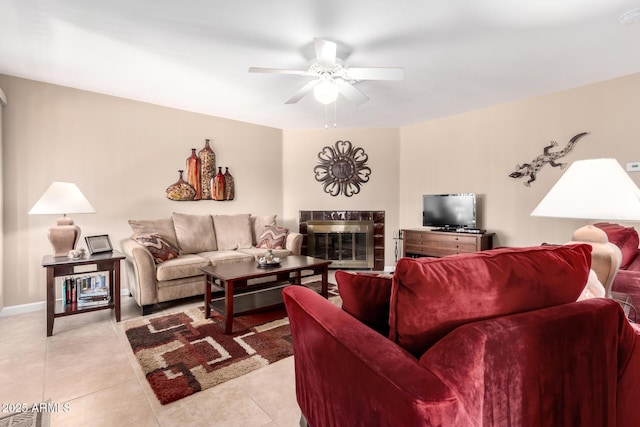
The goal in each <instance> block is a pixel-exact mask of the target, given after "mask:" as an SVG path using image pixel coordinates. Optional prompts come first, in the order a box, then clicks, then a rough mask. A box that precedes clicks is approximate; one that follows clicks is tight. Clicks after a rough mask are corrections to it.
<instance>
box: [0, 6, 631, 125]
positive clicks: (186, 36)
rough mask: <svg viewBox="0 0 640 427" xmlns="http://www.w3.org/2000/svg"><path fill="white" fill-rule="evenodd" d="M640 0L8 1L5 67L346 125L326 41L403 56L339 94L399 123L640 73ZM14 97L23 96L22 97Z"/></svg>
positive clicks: (347, 55) (286, 120)
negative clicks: (263, 70)
mask: <svg viewBox="0 0 640 427" xmlns="http://www.w3.org/2000/svg"><path fill="white" fill-rule="evenodd" d="M638 7H640V0H636V1H630V0H527V1H521V0H511V1H508V0H457V1H443V0H394V1H390V0H368V1H366V2H365V1H355V0H341V1H335V0H270V1H267V0H236V1H230V0H188V1H178V0H110V1H103V0H92V1H86V0H40V1H38V0H0V74H8V75H12V76H18V77H24V78H28V79H34V80H40V81H44V82H49V83H55V84H59V85H63V86H70V87H75V88H80V89H84V90H89V91H94V92H99V93H104V94H110V95H115V96H119V97H124V98H130V99H135V100H140V101H145V102H150V103H154V104H160V105H165V106H170V107H174V108H180V109H184V110H189V111H195V112H201V113H205V114H210V115H214V116H219V117H225V118H230V119H236V120H241V121H245V122H250V123H256V124H261V125H266V126H272V127H276V128H283V129H291V128H323V127H324V126H325V124H326V123H329V125H333V117H334V113H333V107H332V106H330V107H329V108H328V110H329V111H328V112H327V113H328V114H327V116H328V118H327V119H325V107H324V106H323V105H321V104H319V103H317V102H316V101H315V100H314V99H313V96H311V95H308V96H306V97H305V98H304V99H303V100H302V101H300V102H299V103H297V104H292V105H285V104H284V101H286V100H287V99H288V98H289V97H290V96H291V95H292V94H293V93H294V92H295V91H296V90H298V89H299V88H300V87H301V86H302V85H303V84H305V83H306V82H307V81H308V80H309V79H310V78H309V77H302V76H294V75H271V74H250V73H248V72H247V69H248V68H249V67H250V66H259V67H274V68H294V69H306V68H307V66H308V63H309V60H310V59H312V58H313V56H314V52H313V47H312V42H313V39H314V38H315V37H320V38H324V39H327V40H333V41H335V42H337V43H338V45H339V49H338V54H339V56H341V54H342V59H343V60H344V61H345V63H346V64H348V65H351V66H353V67H387V66H393V67H403V68H404V69H405V80H403V81H389V82H386V81H385V82H383V81H363V82H360V83H358V84H357V87H358V88H359V89H360V90H362V91H363V92H365V93H366V94H367V95H368V96H369V97H370V100H369V101H367V102H366V103H364V104H362V105H360V106H354V105H351V104H349V103H348V101H346V100H345V99H343V98H340V99H339V101H338V104H337V114H336V119H337V126H338V127H343V128H346V127H399V126H404V125H409V124H414V123H419V122H423V121H427V120H430V119H433V118H437V117H442V116H447V115H451V114H456V113H461V112H465V111H470V110H473V109H477V108H482V107H485V106H489V105H495V104H499V103H504V102H508V101H512V100H517V99H522V98H527V97H532V96H537V95H541V94H545V93H550V92H554V91H558V90H562V89H567V88H571V87H576V86H580V85H584V84H588V83H593V82H597V81H602V80H607V79H610V78H614V77H619V76H623V75H628V74H633V73H636V72H640V25H637V24H636V25H622V24H620V23H619V17H620V16H621V15H622V14H623V13H625V12H627V11H629V10H631V9H635V8H638ZM9 102H11V100H10V99H9Z"/></svg>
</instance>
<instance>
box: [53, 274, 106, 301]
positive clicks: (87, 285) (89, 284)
mask: <svg viewBox="0 0 640 427" xmlns="http://www.w3.org/2000/svg"><path fill="white" fill-rule="evenodd" d="M61 295H62V302H63V303H64V304H77V305H78V307H86V306H89V305H98V304H100V303H104V302H105V301H108V300H109V287H108V286H107V276H106V274H103V273H102V274H91V275H85V276H67V277H65V278H64V279H63V280H62V294H61Z"/></svg>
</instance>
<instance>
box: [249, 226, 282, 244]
mask: <svg viewBox="0 0 640 427" xmlns="http://www.w3.org/2000/svg"><path fill="white" fill-rule="evenodd" d="M288 233H289V229H288V228H284V227H276V226H275V225H268V226H266V227H264V228H263V229H262V234H260V237H259V238H258V242H257V243H256V248H262V249H283V248H284V243H285V241H286V239H287V234H288Z"/></svg>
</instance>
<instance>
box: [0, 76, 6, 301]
mask: <svg viewBox="0 0 640 427" xmlns="http://www.w3.org/2000/svg"><path fill="white" fill-rule="evenodd" d="M5 105H7V96H6V94H5V93H4V91H3V90H2V87H1V85H0V224H2V223H3V220H2V218H3V214H2V211H3V208H2V207H3V203H2V185H3V182H4V180H3V179H2V147H3V144H2V133H3V132H2V111H3V110H4V106H5ZM3 234H4V233H2V232H1V231H0V280H1V279H2V275H3V272H4V261H3V258H4V248H3V247H4V244H3V240H4V237H3ZM3 308H4V286H2V282H0V311H2V309H3Z"/></svg>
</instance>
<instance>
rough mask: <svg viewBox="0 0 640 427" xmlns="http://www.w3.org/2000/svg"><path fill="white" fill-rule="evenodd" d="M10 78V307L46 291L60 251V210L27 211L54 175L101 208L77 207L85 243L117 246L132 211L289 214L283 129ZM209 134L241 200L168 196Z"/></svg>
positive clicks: (6, 84) (154, 214)
mask: <svg viewBox="0 0 640 427" xmlns="http://www.w3.org/2000/svg"><path fill="white" fill-rule="evenodd" d="M0 87H2V88H3V89H4V90H5V92H6V94H7V98H8V99H10V100H11V102H10V104H9V105H8V106H7V107H5V109H4V125H5V128H4V159H3V160H4V161H3V166H4V171H3V175H2V176H3V182H4V220H5V221H4V238H5V239H4V242H5V248H6V249H5V266H6V268H5V272H4V277H3V284H4V301H5V307H9V306H12V305H19V304H26V303H32V302H37V301H43V300H44V299H45V275H44V274H45V273H44V270H43V268H42V267H41V261H42V256H43V255H45V254H50V253H51V247H50V245H49V241H48V240H47V237H46V235H47V230H48V228H49V227H50V226H51V225H53V224H55V220H56V218H55V216H49V215H27V212H28V211H29V209H31V207H32V206H33V204H34V203H35V202H36V201H37V200H38V198H39V197H40V196H41V195H42V193H43V192H44V191H45V190H46V188H47V187H48V186H49V184H50V183H51V182H52V181H56V180H57V181H71V182H75V183H77V184H78V186H79V188H80V189H81V190H82V191H83V193H84V194H85V196H86V197H87V198H88V199H89V201H90V202H91V203H92V204H93V206H94V207H95V208H96V210H97V213H96V214H91V215H88V214H86V215H71V217H72V219H74V221H75V222H76V224H78V225H79V226H80V227H81V228H82V235H83V236H82V239H83V241H82V246H84V236H87V235H95V234H109V236H110V237H111V240H112V243H113V245H114V247H117V246H118V242H119V240H120V239H122V238H124V237H125V236H128V235H129V234H130V228H129V225H128V223H127V220H128V219H131V218H159V217H164V216H170V215H171V213H172V212H173V211H178V212H189V213H220V214H222V213H246V212H250V213H253V214H258V215H260V214H271V213H276V214H278V216H281V215H282V205H283V199H282V193H281V191H280V182H281V181H282V168H281V167H280V164H281V159H282V148H281V147H282V143H281V141H282V131H281V130H279V129H274V128H268V127H263V126H257V125H252V124H247V123H242V122H238V121H231V120H226V119H220V118H216V117H211V116H205V115H201V114H195V113H189V112H185V111H180V110H174V109H170V108H164V107H159V106H154V105H150V104H145V103H140V102H135V101H129V100H124V99H120V98H115V97H110V96H105V95H99V94H95V93H91V92H85V91H80V90H75V89H69V88H64V87H60V86H55V85H49V84H44V83H39V82H33V81H29V80H23V79H19V78H14V77H7V76H1V75H0ZM14 100H15V102H14ZM205 138H209V139H211V140H212V148H213V150H214V151H215V153H216V155H217V164H218V165H220V166H229V167H230V172H231V173H232V174H233V176H234V178H235V183H236V200H234V201H227V202H216V201H199V202H175V201H171V200H168V199H167V198H166V197H165V189H166V188H167V187H168V186H169V185H170V184H173V183H174V182H175V181H176V180H177V179H178V172H177V170H178V169H184V165H185V160H186V158H187V157H188V156H189V155H190V154H191V148H197V149H198V150H200V149H201V148H202V147H203V146H204V139H205ZM265 183H276V185H275V187H268V186H265V185H264V184H265ZM126 286H127V284H126V283H123V287H126Z"/></svg>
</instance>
